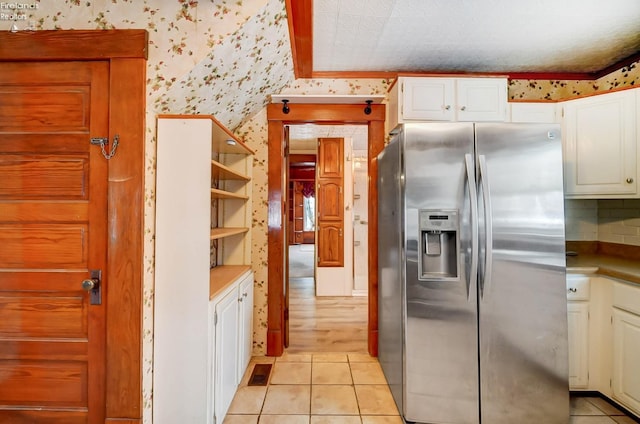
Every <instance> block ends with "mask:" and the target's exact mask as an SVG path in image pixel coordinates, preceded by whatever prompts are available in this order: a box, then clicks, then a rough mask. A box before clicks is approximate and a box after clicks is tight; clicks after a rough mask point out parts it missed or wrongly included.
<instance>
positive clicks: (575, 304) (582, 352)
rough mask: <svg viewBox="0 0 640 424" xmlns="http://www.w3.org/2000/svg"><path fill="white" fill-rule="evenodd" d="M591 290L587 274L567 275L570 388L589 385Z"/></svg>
mask: <svg viewBox="0 0 640 424" xmlns="http://www.w3.org/2000/svg"><path fill="white" fill-rule="evenodd" d="M589 290H590V281H589V277H588V276H587V275H582V274H568V275H567V301H568V302H567V326H568V336H569V344H568V347H569V388H570V389H572V390H573V389H586V388H587V387H588V386H589Z"/></svg>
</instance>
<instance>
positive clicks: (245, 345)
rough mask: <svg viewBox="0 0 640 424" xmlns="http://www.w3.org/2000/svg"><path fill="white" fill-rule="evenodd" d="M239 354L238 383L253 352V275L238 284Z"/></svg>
mask: <svg viewBox="0 0 640 424" xmlns="http://www.w3.org/2000/svg"><path fill="white" fill-rule="evenodd" d="M238 301H239V303H240V305H239V312H238V317H239V320H240V322H239V343H238V347H239V352H238V382H240V380H242V376H243V375H244V372H245V370H246V369H247V366H248V365H249V361H250V360H251V352H252V350H253V274H252V275H249V277H247V278H245V279H244V280H243V281H241V282H240V287H239V299H238Z"/></svg>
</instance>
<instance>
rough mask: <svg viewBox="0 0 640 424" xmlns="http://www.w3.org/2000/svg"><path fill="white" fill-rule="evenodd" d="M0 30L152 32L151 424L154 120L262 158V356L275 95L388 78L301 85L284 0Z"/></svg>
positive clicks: (614, 79) (147, 363)
mask: <svg viewBox="0 0 640 424" xmlns="http://www.w3.org/2000/svg"><path fill="white" fill-rule="evenodd" d="M27 3H29V4H33V5H36V6H37V7H33V8H29V9H28V10H25V12H24V13H22V12H20V16H19V17H18V18H17V19H15V20H13V21H11V20H0V30H9V29H10V28H12V26H14V25H15V27H16V29H17V30H51V29H112V28H116V29H124V28H137V29H146V30H147V31H148V32H149V47H150V48H149V60H148V65H147V96H148V97H147V115H146V128H147V135H146V141H145V142H146V146H145V150H146V178H145V201H146V204H145V245H144V261H145V263H144V266H145V275H144V309H143V314H144V320H143V326H144V336H143V360H144V370H143V398H144V406H143V412H144V414H143V422H144V423H145V424H150V423H151V422H152V417H151V408H152V373H153V360H152V358H153V356H152V355H153V287H154V274H153V270H154V236H155V228H154V217H155V150H156V149H155V120H156V115H157V114H159V113H175V114H180V113H201V114H212V115H214V116H216V118H217V119H218V120H220V121H221V122H222V123H223V124H225V125H227V126H228V127H229V128H230V129H232V130H234V131H235V133H236V134H237V135H238V136H240V137H241V138H242V139H244V140H245V141H246V143H247V144H248V145H249V146H250V147H251V148H253V149H254V150H255V151H256V155H255V159H254V166H255V168H254V171H253V176H254V183H253V194H254V200H253V205H254V211H253V224H254V226H253V230H252V240H253V248H252V255H253V270H254V272H255V286H254V296H255V305H254V312H255V313H254V354H264V352H265V350H266V333H267V330H266V324H267V321H266V320H267V307H266V305H267V268H266V265H267V165H268V164H267V119H266V109H265V106H266V104H267V103H268V102H269V98H268V95H269V94H280V93H291V94H384V93H386V92H387V89H388V86H389V81H387V80H381V79H343V80H340V79H316V80H314V79H305V80H295V79H294V75H293V64H292V59H291V53H290V44H289V34H288V27H287V21H286V10H285V5H284V0H199V1H197V0H161V1H158V0H92V1H82V0H58V1H55V2H53V1H46V0H32V1H30V2H27ZM625 86H640V65H639V64H638V63H634V64H631V65H629V66H627V67H625V68H623V69H621V70H618V71H616V72H613V73H612V74H610V75H607V76H605V77H603V78H601V79H599V80H597V81H556V80H549V81H543V80H513V81H511V82H510V85H509V98H510V99H514V100H515V99H517V100H549V101H557V100H562V99H567V98H572V97H577V96H582V95H587V94H591V93H594V92H599V91H606V90H610V89H612V88H618V87H625Z"/></svg>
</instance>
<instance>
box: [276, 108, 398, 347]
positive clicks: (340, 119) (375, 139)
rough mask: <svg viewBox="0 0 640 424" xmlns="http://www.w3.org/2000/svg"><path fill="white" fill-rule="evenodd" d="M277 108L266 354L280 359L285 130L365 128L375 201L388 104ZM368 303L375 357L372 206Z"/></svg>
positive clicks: (373, 208)
mask: <svg viewBox="0 0 640 424" xmlns="http://www.w3.org/2000/svg"><path fill="white" fill-rule="evenodd" d="M283 109H285V108H283V107H282V105H279V104H271V105H269V106H268V107H267V119H268V124H269V128H268V131H269V142H268V145H269V157H268V162H269V172H268V193H269V194H268V208H269V214H268V216H269V220H268V243H269V249H268V292H267V301H268V317H267V354H268V355H270V356H280V355H282V353H283V351H284V339H285V309H284V306H285V304H284V294H285V293H284V289H285V287H284V281H285V280H284V277H285V274H286V272H284V269H283V265H285V259H286V254H285V251H284V249H285V247H286V241H287V239H286V231H284V225H283V224H285V221H284V212H285V199H286V197H285V196H286V186H285V181H286V179H285V178H283V175H284V174H286V171H285V172H284V173H283V171H284V170H285V169H286V168H283V164H284V162H285V161H284V160H283V158H284V152H285V147H284V143H283V140H284V133H285V129H284V128H285V126H287V125H295V124H302V123H312V124H322V125H344V124H361V125H366V126H367V161H368V191H369V192H368V197H369V199H376V198H377V184H376V179H377V164H376V157H377V155H378V154H379V153H380V152H381V151H382V148H383V147H384V134H385V130H384V120H385V106H384V105H379V104H377V105H371V106H370V107H366V105H357V104H295V105H291V104H290V105H289V107H288V108H286V109H287V110H286V111H285V110H283ZM367 210H368V215H369V216H368V230H367V234H368V238H369V245H368V249H367V253H368V261H367V267H368V292H369V297H368V302H367V350H368V352H369V353H370V354H371V355H372V356H377V344H378V316H377V315H378V314H377V313H378V310H377V309H378V305H377V293H378V282H377V266H378V264H377V243H376V241H377V205H376V204H375V202H372V201H368V205H367Z"/></svg>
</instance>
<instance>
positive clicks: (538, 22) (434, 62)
mask: <svg viewBox="0 0 640 424" xmlns="http://www.w3.org/2000/svg"><path fill="white" fill-rule="evenodd" d="M639 51H640V0H607V1H606V2H605V1H601V0H313V71H314V72H323V71H324V72H332V71H333V72H335V71H422V72H505V73H506V72H512V73H513V72H562V73H569V72H570V73H592V72H597V71H600V70H602V69H604V68H607V67H608V66H611V65H613V64H615V63H617V62H619V61H621V60H622V59H625V58H627V57H629V56H632V55H634V54H637V53H638V52H639Z"/></svg>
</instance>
